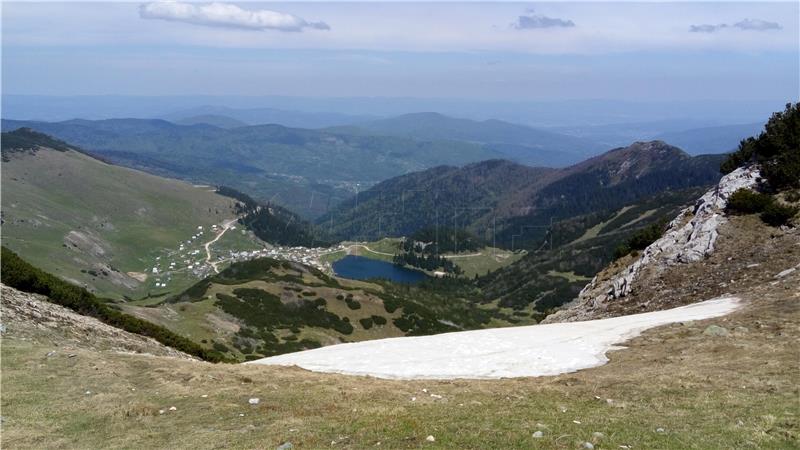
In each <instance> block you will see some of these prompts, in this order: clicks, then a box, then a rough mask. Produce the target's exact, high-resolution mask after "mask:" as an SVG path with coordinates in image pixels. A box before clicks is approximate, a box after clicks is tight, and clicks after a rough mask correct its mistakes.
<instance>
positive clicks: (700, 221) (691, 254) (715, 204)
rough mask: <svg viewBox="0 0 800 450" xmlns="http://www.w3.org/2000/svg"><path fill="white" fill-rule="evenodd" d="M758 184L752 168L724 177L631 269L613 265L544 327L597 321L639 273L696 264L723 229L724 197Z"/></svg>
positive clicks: (631, 288)
mask: <svg viewBox="0 0 800 450" xmlns="http://www.w3.org/2000/svg"><path fill="white" fill-rule="evenodd" d="M758 178H759V171H758V169H757V168H756V167H750V168H740V169H737V170H735V171H734V172H731V173H730V174H728V175H726V176H724V177H723V178H722V179H721V180H720V182H719V184H718V185H717V186H715V187H714V188H713V189H711V190H709V191H708V192H706V194H705V195H703V196H702V197H700V199H699V200H697V202H696V203H695V205H694V206H692V207H689V208H686V209H684V210H683V211H681V213H680V214H679V215H678V216H677V217H676V218H675V219H674V220H673V221H672V222H670V224H669V226H668V227H667V231H666V232H665V233H664V235H663V236H662V237H661V238H660V239H658V240H657V241H655V242H653V243H652V244H650V246H648V247H647V248H646V249H645V250H644V251H643V252H641V254H640V256H639V257H638V258H637V259H636V260H635V261H634V262H632V263H630V264H628V265H624V266H614V265H612V266H611V267H610V268H609V269H607V270H605V271H603V272H601V273H599V274H598V275H596V276H595V277H594V279H592V281H591V282H590V283H589V284H588V285H586V287H584V288H583V290H582V291H581V292H580V294H578V298H577V299H575V300H574V301H573V302H571V303H569V304H568V305H566V306H565V307H564V308H563V309H562V310H560V311H558V312H556V313H555V314H552V315H550V316H548V317H547V318H546V319H545V320H544V322H545V323H553V322H571V321H576V320H586V319H589V318H597V317H598V316H602V315H603V314H602V311H603V310H604V309H605V306H606V305H607V304H608V303H609V302H612V301H614V300H615V299H618V298H621V297H625V296H627V295H629V294H630V293H631V291H632V290H633V288H634V287H635V285H636V283H637V281H638V280H640V279H641V278H642V275H643V274H644V273H648V275H657V274H658V273H660V272H661V271H663V270H665V269H666V268H668V267H670V266H673V265H675V264H686V263H691V262H695V261H699V260H701V259H703V258H705V257H706V256H707V255H709V254H710V253H711V252H713V251H714V244H715V242H716V240H717V237H718V236H719V232H718V229H719V227H720V225H722V224H723V223H725V221H726V219H725V215H724V210H725V206H726V205H727V202H728V197H730V195H731V194H733V193H734V192H736V191H737V190H739V189H741V188H752V187H754V186H755V184H756V182H757V180H758Z"/></svg>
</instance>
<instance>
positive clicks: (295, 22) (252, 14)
mask: <svg viewBox="0 0 800 450" xmlns="http://www.w3.org/2000/svg"><path fill="white" fill-rule="evenodd" d="M139 16H140V17H141V18H142V19H158V20H169V21H174V22H185V23H190V24H194V25H203V26H209V27H223V28H238V29H245V30H278V31H302V30H303V29H306V28H312V29H317V30H329V29H330V27H329V26H328V24H326V23H325V22H308V21H306V20H305V19H303V18H301V17H297V16H294V15H292V14H286V13H282V12H278V11H271V10H268V9H259V10H255V11H250V10H246V9H242V8H240V7H238V6H236V5H232V4H229V3H211V4H207V5H198V4H192V3H181V2H174V1H165V2H154V3H145V4H143V5H141V6H140V7H139Z"/></svg>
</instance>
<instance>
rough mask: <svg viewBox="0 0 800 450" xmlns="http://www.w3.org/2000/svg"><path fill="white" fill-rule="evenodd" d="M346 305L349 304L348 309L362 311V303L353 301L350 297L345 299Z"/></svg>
mask: <svg viewBox="0 0 800 450" xmlns="http://www.w3.org/2000/svg"><path fill="white" fill-rule="evenodd" d="M345 303H347V307H348V308H350V309H352V310H356V309H361V303H359V301H358V300H353V299H352V298H350V297H348V298H346V299H345Z"/></svg>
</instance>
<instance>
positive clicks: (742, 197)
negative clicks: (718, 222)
mask: <svg viewBox="0 0 800 450" xmlns="http://www.w3.org/2000/svg"><path fill="white" fill-rule="evenodd" d="M773 203H775V200H774V199H773V198H772V197H770V196H769V195H767V194H762V193H760V192H755V191H752V190H750V189H745V188H742V189H739V190H738V191H736V192H734V193H733V194H731V196H730V198H728V205H727V206H726V207H725V211H726V212H728V213H730V214H756V213H760V212H762V211H764V210H765V209H766V208H767V206H769V205H771V204H773Z"/></svg>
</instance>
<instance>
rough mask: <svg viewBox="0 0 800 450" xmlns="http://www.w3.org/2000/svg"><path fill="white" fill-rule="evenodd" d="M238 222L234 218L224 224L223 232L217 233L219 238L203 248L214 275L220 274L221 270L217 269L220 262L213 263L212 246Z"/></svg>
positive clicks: (207, 243)
mask: <svg viewBox="0 0 800 450" xmlns="http://www.w3.org/2000/svg"><path fill="white" fill-rule="evenodd" d="M237 220H238V219H235V218H234V219H231V220H229V221H227V222H224V223H223V224H222V231H220V232H219V233H217V236H216V237H215V238H214V239H212V240H210V241H208V242H206V243H205V244H203V247H205V249H206V264H208V265H210V266H211V268H212V269H214V273H219V269H218V268H217V265H219V262H213V261H211V244H213V243H215V242H217V241H218V240H219V238H221V237H222V235H224V234H225V232H226V231H228V230H229V229H230V228H231V227H232V226H233V224H235V223H236V221H237Z"/></svg>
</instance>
